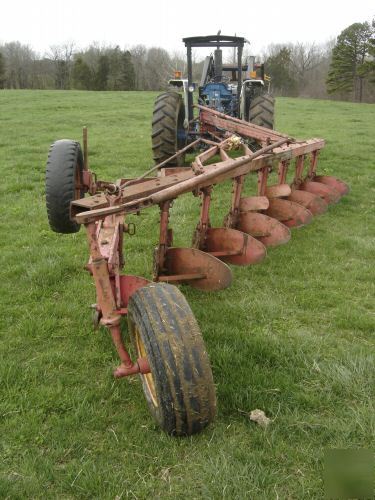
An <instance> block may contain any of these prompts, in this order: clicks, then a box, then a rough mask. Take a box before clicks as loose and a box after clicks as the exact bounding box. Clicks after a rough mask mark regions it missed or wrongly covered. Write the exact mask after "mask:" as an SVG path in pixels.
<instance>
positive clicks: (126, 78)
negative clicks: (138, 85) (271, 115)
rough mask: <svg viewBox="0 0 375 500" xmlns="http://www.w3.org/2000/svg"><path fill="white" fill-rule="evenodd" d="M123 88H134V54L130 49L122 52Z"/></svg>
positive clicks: (121, 80) (121, 82)
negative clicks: (132, 54)
mask: <svg viewBox="0 0 375 500" xmlns="http://www.w3.org/2000/svg"><path fill="white" fill-rule="evenodd" d="M120 85H121V90H134V87H135V72H134V66H133V62H132V56H131V54H130V52H129V51H128V50H126V51H125V52H123V53H122V54H121V76H120Z"/></svg>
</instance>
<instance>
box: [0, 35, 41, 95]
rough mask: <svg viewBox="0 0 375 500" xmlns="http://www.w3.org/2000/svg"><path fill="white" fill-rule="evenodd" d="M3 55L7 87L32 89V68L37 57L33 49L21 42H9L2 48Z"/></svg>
mask: <svg viewBox="0 0 375 500" xmlns="http://www.w3.org/2000/svg"><path fill="white" fill-rule="evenodd" d="M2 53H3V56H4V58H5V60H6V74H5V79H6V82H5V85H6V87H7V88H11V89H27V88H32V83H31V80H32V78H31V75H32V66H33V62H34V60H35V57H36V56H35V53H34V52H33V51H32V50H31V48H30V47H29V46H28V45H22V44H21V43H20V42H8V43H6V44H5V45H4V46H3V47H2Z"/></svg>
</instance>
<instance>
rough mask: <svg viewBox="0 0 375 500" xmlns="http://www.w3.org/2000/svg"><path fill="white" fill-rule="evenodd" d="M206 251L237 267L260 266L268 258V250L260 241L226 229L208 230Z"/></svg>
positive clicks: (245, 234)
mask: <svg viewBox="0 0 375 500" xmlns="http://www.w3.org/2000/svg"><path fill="white" fill-rule="evenodd" d="M205 251H206V252H208V253H209V254H211V255H214V256H215V257H217V258H218V259H220V260H223V261H224V262H228V264H234V265H236V266H248V265H250V264H258V263H259V262H261V261H262V260H263V259H264V258H265V256H266V249H265V247H264V245H263V244H262V243H261V242H260V241H258V240H257V239H255V238H253V237H252V236H250V235H249V234H247V233H244V232H242V231H238V230H237V229H231V228H225V227H217V228H209V229H208V230H207V233H206V241H205Z"/></svg>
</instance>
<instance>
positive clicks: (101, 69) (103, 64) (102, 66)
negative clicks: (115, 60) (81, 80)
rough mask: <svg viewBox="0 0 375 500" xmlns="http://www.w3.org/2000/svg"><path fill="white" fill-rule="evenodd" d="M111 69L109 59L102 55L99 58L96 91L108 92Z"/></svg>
mask: <svg viewBox="0 0 375 500" xmlns="http://www.w3.org/2000/svg"><path fill="white" fill-rule="evenodd" d="M109 69H110V67H109V57H108V56H107V55H106V54H102V55H101V56H99V61H98V69H97V71H96V75H95V90H107V88H108V77H109Z"/></svg>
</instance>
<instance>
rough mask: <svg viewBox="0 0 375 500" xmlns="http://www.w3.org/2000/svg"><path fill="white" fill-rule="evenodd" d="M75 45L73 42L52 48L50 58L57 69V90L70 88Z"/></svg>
mask: <svg viewBox="0 0 375 500" xmlns="http://www.w3.org/2000/svg"><path fill="white" fill-rule="evenodd" d="M74 47H75V44H74V42H72V41H69V42H65V43H63V44H62V45H52V46H51V47H50V58H51V59H52V61H53V62H54V67H55V88H57V89H69V88H70V72H71V67H72V61H73V54H74Z"/></svg>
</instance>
